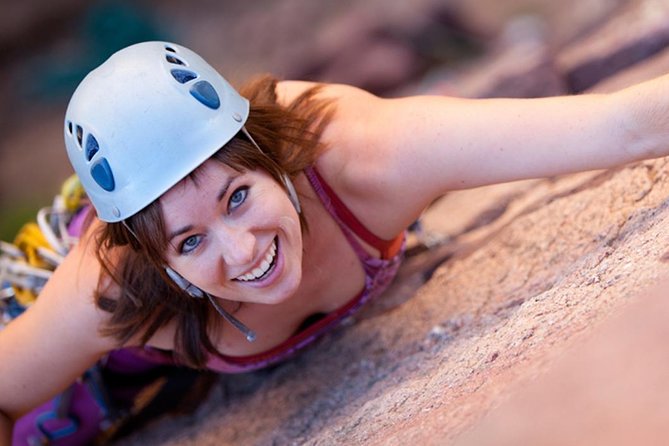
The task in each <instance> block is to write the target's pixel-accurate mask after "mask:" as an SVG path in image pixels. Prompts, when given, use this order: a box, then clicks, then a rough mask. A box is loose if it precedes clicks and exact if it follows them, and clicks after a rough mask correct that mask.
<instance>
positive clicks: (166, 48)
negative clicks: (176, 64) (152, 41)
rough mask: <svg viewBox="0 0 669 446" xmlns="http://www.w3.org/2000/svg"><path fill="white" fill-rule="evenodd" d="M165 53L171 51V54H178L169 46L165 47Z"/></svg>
mask: <svg viewBox="0 0 669 446" xmlns="http://www.w3.org/2000/svg"><path fill="white" fill-rule="evenodd" d="M165 51H169V52H170V53H176V52H177V50H175V49H174V48H172V47H171V46H167V45H166V46H165Z"/></svg>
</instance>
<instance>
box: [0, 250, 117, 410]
mask: <svg viewBox="0 0 669 446" xmlns="http://www.w3.org/2000/svg"><path fill="white" fill-rule="evenodd" d="M87 251H88V249H86V248H84V247H83V246H81V244H80V245H78V246H77V247H75V248H74V249H73V250H72V252H70V254H68V256H66V259H65V261H64V262H63V263H62V264H61V265H60V266H59V267H58V268H57V270H56V271H55V272H54V274H53V276H52V278H51V279H50V280H49V281H48V282H47V284H46V286H45V287H44V289H43V291H42V292H41V293H40V296H39V297H38V299H37V301H36V302H35V303H34V304H33V305H32V306H31V307H30V308H29V309H28V310H27V311H26V312H25V313H24V314H22V315H21V316H20V317H18V318H17V319H15V320H13V321H12V322H11V323H10V324H8V326H7V327H5V328H4V329H3V330H2V331H0V411H2V412H4V413H6V414H8V415H10V416H12V417H18V416H19V415H21V414H22V413H24V412H26V411H28V410H30V409H31V408H33V407H35V406H37V405H38V404H40V403H41V402H43V401H45V400H47V399H48V398H50V397H51V396H53V395H55V394H56V393H58V392H59V391H61V390H63V389H64V388H66V387H67V386H68V385H69V384H71V383H72V382H74V380H75V379H76V378H77V377H78V376H80V375H81V374H82V372H84V371H85V370H86V369H87V368H88V367H90V366H91V365H92V364H94V363H95V361H96V360H98V359H99V358H100V357H101V356H102V355H104V354H105V353H106V352H107V351H109V350H111V349H112V348H114V342H113V341H112V340H111V339H107V338H103V337H101V336H100V334H99V333H98V328H99V325H100V324H101V323H102V321H103V320H104V318H105V315H104V314H102V313H101V311H100V310H99V309H98V308H97V307H96V305H95V303H94V302H93V293H92V292H93V290H94V289H95V287H96V286H97V274H99V266H97V264H96V262H95V261H94V260H93V259H94V255H92V252H87Z"/></svg>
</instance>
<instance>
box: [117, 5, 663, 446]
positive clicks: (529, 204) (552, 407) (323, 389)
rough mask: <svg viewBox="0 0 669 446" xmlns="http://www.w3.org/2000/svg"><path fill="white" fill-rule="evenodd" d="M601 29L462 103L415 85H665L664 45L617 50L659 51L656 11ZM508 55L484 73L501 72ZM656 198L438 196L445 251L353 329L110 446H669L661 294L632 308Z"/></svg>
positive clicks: (614, 190)
mask: <svg viewBox="0 0 669 446" xmlns="http://www.w3.org/2000/svg"><path fill="white" fill-rule="evenodd" d="M600 3H601V2H600ZM616 14H617V15H616ZM605 17H606V18H607V20H602V21H601V23H600V24H599V26H594V25H592V22H590V25H589V28H588V30H587V32H581V31H582V30H579V32H578V33H577V32H576V31H574V36H577V37H578V39H567V38H564V36H561V38H562V42H569V43H568V44H567V45H562V46H561V47H558V48H556V46H555V45H554V44H551V42H550V36H549V40H548V41H547V42H544V43H545V45H544V43H542V45H541V46H538V47H535V48H536V49H537V51H540V54H539V53H537V54H539V56H537V55H536V54H535V55H533V56H532V57H531V58H528V57H527V54H522V53H516V54H519V55H518V56H514V57H521V58H523V60H524V63H523V64H513V63H506V64H500V65H498V66H501V67H502V68H499V69H498V70H495V71H494V73H495V76H490V77H489V78H488V79H487V81H486V82H484V81H481V82H480V83H479V84H477V85H478V86H476V87H473V86H472V85H471V84H470V85H467V86H466V88H465V85H464V82H465V81H464V80H463V81H462V83H461V84H459V83H458V82H459V81H458V79H464V77H461V73H455V74H453V73H449V74H448V75H447V74H444V72H441V73H440V74H439V75H441V76H443V78H442V80H443V82H444V83H442V84H439V82H436V83H434V79H432V83H431V84H430V85H431V86H432V87H433V88H439V85H442V86H443V85H446V84H448V88H450V89H455V90H457V89H458V88H462V89H463V91H465V89H466V91H467V95H470V96H484V95H494V94H495V91H498V90H496V89H497V88H499V89H502V91H505V92H508V91H509V90H508V89H507V87H508V85H509V82H506V81H505V82H499V79H500V78H503V79H509V78H510V77H514V78H515V79H519V80H522V79H523V77H522V76H523V75H527V76H535V79H539V80H540V79H541V76H544V77H548V78H549V80H548V81H546V82H545V83H543V84H542V83H541V82H536V83H535V84H534V85H545V86H546V88H545V89H544V90H542V89H541V88H539V87H536V88H533V90H532V94H534V95H536V94H538V93H540V92H543V93H544V94H551V92H554V91H555V89H556V88H557V87H556V85H560V84H561V83H560V82H556V80H558V81H560V80H561V82H562V85H571V84H572V83H573V82H574V80H573V79H575V78H576V77H578V76H575V75H574V73H577V72H585V71H584V70H585V68H583V67H594V66H595V65H597V66H598V67H600V68H597V70H595V71H597V74H596V75H595V74H592V75H588V76H587V77H588V79H589V80H588V81H587V82H585V81H582V82H583V83H582V84H580V85H582V86H583V87H582V88H587V87H589V86H590V85H594V88H595V89H597V90H599V91H605V90H610V89H613V88H620V87H622V86H624V85H628V84H630V83H632V82H636V81H639V80H641V79H644V78H649V77H652V76H654V75H657V74H659V73H663V72H666V71H667V69H668V68H669V50H667V49H665V47H666V46H667V42H666V40H664V37H662V39H661V40H662V43H661V45H660V44H658V46H654V45H655V44H652V45H651V44H649V47H652V51H649V50H643V51H641V52H640V53H636V52H635V51H632V50H631V49H630V48H632V47H633V48H639V47H641V46H643V45H641V44H640V43H639V42H651V41H652V42H657V41H658V39H659V37H658V36H659V35H661V36H664V32H665V31H664V30H663V29H661V28H662V26H664V25H659V24H666V23H669V20H668V19H669V11H668V10H667V8H666V7H663V3H662V2H660V1H653V0H643V1H641V0H640V1H634V2H628V3H627V4H626V5H625V7H624V8H620V9H619V10H617V12H616V13H615V14H613V13H611V12H610V11H607V14H606V15H605ZM626 17H634V19H633V20H631V19H630V20H627V19H626ZM630 22H633V30H632V31H630V29H629V27H630V26H632V25H630ZM646 24H647V25H648V26H645V25H646ZM651 25H652V26H651ZM621 36H622V37H621ZM627 36H631V37H629V39H627ZM630 39H631V40H630ZM644 39H645V40H644ZM595 41H596V42H598V43H597V44H596V45H595V43H593V42H595ZM509 48H510V47H507V48H506V50H499V51H496V52H493V53H491V55H490V56H489V59H488V60H486V61H485V62H482V64H494V63H495V58H498V57H502V56H499V55H500V54H506V56H504V57H510V56H508V54H512V53H513V51H507V50H509ZM651 54H652V55H653V57H652V58H651V57H650V56H651ZM623 56H624V57H625V58H627V59H626V61H625V62H624V63H622V62H620V60H621V58H623ZM611 58H613V59H615V61H616V63H612V64H611V65H609V64H607V63H602V64H600V62H601V61H605V60H609V61H611V60H613V59H611ZM537 61H538V62H537ZM595 61H597V63H595ZM640 61H643V63H641V62H640ZM505 66H506V67H507V68H506V70H507V71H506V74H505V72H504V70H505V69H504V68H503V67H505ZM538 66H541V67H551V68H550V70H547V69H542V70H538V69H537V67H538ZM519 67H520V68H521V69H520V70H519ZM523 70H525V71H524V72H523ZM593 70H594V68H593ZM491 72H493V71H491ZM500 73H501V74H500ZM542 73H543V74H542ZM500 76H501V77H500ZM504 76H506V77H504ZM536 76H539V77H536ZM579 79H581V77H579ZM437 81H439V79H437ZM597 82H599V83H598V84H597ZM426 85H427V84H426V83H422V84H417V85H416V86H415V87H414V88H415V89H416V90H420V89H421V88H423V89H425V88H426ZM517 85H521V86H522V82H519V83H517ZM572 88H573V87H572ZM579 89H581V87H579ZM521 94H522V92H521V93H519V95H521ZM668 197H669V165H668V164H667V160H665V159H660V160H654V161H646V162H641V163H637V164H634V165H630V166H626V167H622V168H619V169H615V170H611V171H598V172H586V173H581V174H577V175H570V176H566V177H560V178H550V179H543V180H533V181H527V182H521V183H514V184H506V185H499V186H493V187H488V188H482V189H478V190H472V191H463V192H458V193H452V194H448V195H447V196H446V197H444V198H443V199H442V200H441V201H439V202H438V203H436V204H435V205H434V206H433V207H432V208H431V209H430V211H429V212H428V213H427V215H426V217H425V219H424V224H425V226H426V227H427V228H428V229H429V230H432V231H436V232H438V233H440V234H441V235H442V236H443V238H444V240H445V241H444V242H443V243H442V244H441V245H439V247H438V248H435V249H433V250H431V251H426V252H422V253H419V254H416V255H414V256H413V257H411V258H410V259H408V260H407V262H406V263H405V265H404V267H403V270H402V272H401V274H400V277H399V279H398V280H397V282H396V283H395V285H394V287H393V289H392V290H390V291H389V292H388V293H387V297H386V298H384V299H381V300H379V301H378V302H376V303H374V304H372V305H371V306H370V308H368V309H367V310H366V311H365V312H364V313H363V314H362V315H361V316H360V317H358V318H357V320H356V321H352V323H351V324H348V326H346V327H343V328H342V329H341V330H339V331H337V332H335V333H333V334H332V335H330V336H328V337H326V338H325V339H323V340H322V342H320V344H319V345H318V347H317V348H314V349H311V350H309V351H308V352H306V353H305V354H303V355H301V356H300V357H298V358H297V359H296V360H294V361H291V362H289V363H287V364H284V365H281V366H279V367H276V368H274V369H272V370H269V371H264V372H260V373H255V374H250V375H242V376H232V377H221V378H220V380H219V382H218V383H217V385H216V386H215V387H214V389H213V391H212V392H211V394H210V395H209V397H208V399H207V400H206V401H205V402H204V403H203V404H202V405H201V406H200V408H199V409H198V410H197V411H196V412H195V413H194V414H192V415H188V416H180V417H172V418H165V419H162V420H160V421H159V422H157V423H155V424H154V425H152V426H151V427H150V428H147V429H145V430H143V431H141V432H137V433H135V434H134V435H132V436H130V437H128V438H126V439H124V440H122V441H120V442H119V444H124V445H134V444H137V445H139V444H165V445H176V444H179V445H186V444H193V445H209V444H211V445H221V444H253V445H257V444H260V445H269V444H307V445H320V444H328V445H330V444H347V445H349V444H365V445H368V444H369V445H373V444H383V445H394V444H396V445H405V444H411V443H420V444H435V445H437V444H439V445H441V444H463V445H469V444H472V445H474V444H475V445H480V444H601V443H604V442H605V443H607V444H635V443H638V442H639V441H640V442H641V443H643V444H647V443H651V441H650V440H653V439H658V438H666V437H667V435H668V434H669V428H668V427H667V426H668V424H667V418H668V414H669V404H668V403H667V401H666V398H663V397H662V396H663V395H664V393H666V391H667V389H668V387H667V379H666V378H667V377H668V376H669V363H668V362H667V360H666V352H665V351H664V348H663V347H664V344H665V342H664V339H666V336H667V329H666V323H665V322H666V317H667V316H669V307H667V304H666V303H665V302H664V300H663V297H664V296H665V295H666V286H667V284H666V283H665V284H664V286H662V285H656V287H657V288H655V291H653V292H652V293H651V295H649V296H646V294H648V291H646V290H647V289H648V288H649V287H651V286H653V285H655V284H658V283H661V278H662V277H663V276H665V275H666V274H667V272H668V270H669V199H668ZM435 268H436V269H435ZM428 279H429V280H428ZM426 280H427V282H426V283H424V282H425V281H426ZM576 347H577V348H576ZM575 348H576V349H575ZM486 414H487V415H486ZM602 427H604V428H602ZM637 427H639V428H642V429H643V430H642V431H640V430H637ZM640 435H641V436H640ZM634 440H637V441H634Z"/></svg>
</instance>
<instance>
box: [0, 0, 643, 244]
mask: <svg viewBox="0 0 669 446" xmlns="http://www.w3.org/2000/svg"><path fill="white" fill-rule="evenodd" d="M630 1H631V0H580V1H577V0H563V1H561V2H554V1H550V0H467V1H466V0H412V1H410V2H408V1H405V0H338V1H313V0H255V1H251V2H241V1H218V0H216V1H215V0H191V1H188V2H185V1H177V0H163V1H157V0H135V1H123V0H117V1H113V0H96V1H84V0H52V1H49V2H45V1H43V0H23V1H21V2H13V1H8V0H3V4H2V10H3V11H2V14H0V56H1V60H2V61H3V65H4V66H3V69H2V70H0V95H1V97H2V101H0V107H1V108H0V111H1V112H2V114H1V116H2V118H1V119H0V166H1V167H2V175H1V176H0V239H4V240H10V239H11V238H12V237H13V235H14V233H15V232H16V230H17V229H18V227H19V226H20V225H21V224H22V223H23V222H25V221H27V220H28V219H31V218H34V215H35V212H36V210H37V209H38V208H39V207H41V206H45V205H49V204H50V203H51V200H52V197H53V195H54V194H55V193H56V192H57V191H58V189H59V186H60V184H61V182H62V181H63V180H64V179H65V178H66V177H67V176H68V175H69V174H70V173H71V170H70V168H69V165H68V162H67V159H66V155H65V151H64V144H63V141H62V119H63V116H64V113H65V108H66V105H67V99H68V97H69V95H70V94H71V93H72V92H73V90H74V88H75V87H76V85H77V83H78V82H79V81H80V80H81V79H82V78H83V77H84V76H85V74H86V73H87V72H88V71H89V70H91V69H92V68H94V67H95V66H97V65H98V64H100V63H101V62H102V61H103V60H105V58H107V57H108V56H109V55H110V54H111V53H113V52H114V51H116V50H118V49H120V48H122V47H124V46H126V45H129V44H131V43H135V42H139V41H144V40H153V39H165V40H172V41H175V42H178V43H181V44H183V45H185V46H188V47H190V48H192V49H193V50H195V51H196V52H198V53H200V54H201V55H202V56H203V57H204V58H205V59H207V60H208V61H209V62H210V63H211V64H212V65H214V66H215V67H217V68H218V69H219V70H220V71H221V72H222V73H223V74H224V75H225V76H226V77H227V78H228V79H229V80H231V81H232V82H233V83H237V84H239V83H241V82H243V81H244V79H246V78H248V77H249V76H251V75H253V74H255V73H262V72H271V73H274V74H276V75H277V76H279V77H281V78H291V79H308V80H316V81H330V82H345V83H351V84H354V85H357V86H360V87H363V88H366V89H368V90H370V91H372V92H374V93H377V94H380V95H385V96H392V95H401V94H413V93H426V92H429V93H437V94H452V95H461V96H540V95H548V94H559V93H563V92H578V91H581V90H583V89H584V88H586V87H587V85H577V84H574V83H573V82H570V80H569V78H568V76H564V75H563V74H564V73H561V72H560V71H559V70H558V69H556V67H555V64H554V62H553V58H552V57H550V56H548V55H550V54H555V53H556V52H557V51H560V50H561V49H563V48H565V47H567V46H568V45H569V44H570V42H572V41H574V39H576V38H578V37H579V36H582V35H584V34H585V33H587V32H588V30H590V29H592V28H593V27H595V26H597V25H598V24H601V23H602V22H603V21H604V20H606V18H607V17H609V16H610V15H611V14H613V13H614V12H615V11H616V10H617V9H619V8H621V7H622V6H623V5H624V4H626V3H629V2H630ZM510 55H511V56H510ZM520 67H522V70H521V71H523V77H522V79H521V78H519V77H514V75H513V72H514V70H515V71H518V70H520ZM482 73H483V74H484V75H483V76H482V75H481V74H482ZM491 73H502V75H499V76H493V75H492V74H491ZM528 73H530V76H529V77H528V76H527V74H528Z"/></svg>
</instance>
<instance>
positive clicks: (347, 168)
mask: <svg viewBox="0 0 669 446" xmlns="http://www.w3.org/2000/svg"><path fill="white" fill-rule="evenodd" d="M330 88H331V90H330V91H332V92H333V93H334V94H336V96H337V97H338V101H337V104H338V114H337V119H336V120H335V122H334V123H333V125H332V126H331V128H329V129H328V132H329V133H328V135H329V137H330V138H331V139H332V142H331V144H332V145H333V146H335V145H338V146H341V147H344V149H343V150H341V151H337V152H339V155H328V156H330V158H331V159H330V160H329V161H328V162H329V163H330V164H331V165H334V166H337V164H338V167H335V169H334V170H335V171H339V172H342V174H343V175H339V177H338V178H334V181H335V182H337V181H339V182H340V183H341V184H342V186H341V189H342V190H347V188H348V189H350V190H355V192H354V193H353V194H352V197H351V200H352V201H353V202H355V201H356V196H357V197H358V198H357V199H358V207H359V208H360V212H363V213H364V212H365V210H364V207H365V204H366V205H367V206H369V205H370V203H372V204H371V206H373V207H374V206H376V207H377V208H376V209H374V210H373V211H372V212H371V214H376V215H378V216H379V218H378V219H377V220H378V223H377V222H371V224H372V225H375V224H376V225H377V227H378V228H379V229H377V231H378V232H379V235H383V234H386V235H391V234H393V233H397V230H398V229H399V228H401V227H405V226H406V225H408V224H410V223H411V221H413V219H414V218H416V216H417V215H418V214H419V213H420V212H421V211H422V209H424V207H425V206H427V205H428V204H429V203H430V202H431V201H433V200H434V199H435V198H436V197H438V196H440V195H442V194H443V193H445V192H447V191H449V190H454V189H463V188H471V187H476V186H482V185H486V184H494V183H501V182H507V181H513V180H519V179H527V178H537V177H546V176H553V175H560V174H565V173H570V172H576V171H583V170H592V169H603V168H610V167H613V166H618V165H621V164H624V163H628V162H631V161H636V160H640V159H646V158H654V157H660V156H664V155H666V154H669V76H665V77H661V78H658V79H655V80H652V81H649V82H646V83H643V84H639V85H636V86H633V87H630V88H628V89H625V90H622V91H620V92H617V93H613V94H605V95H595V94H589V95H580V96H563V97H552V98H538V99H460V98H448V97H437V96H416V97H407V98H399V99H379V98H376V97H375V96H373V95H370V94H368V93H365V92H362V91H360V90H358V89H354V88H352V87H343V86H333V87H330ZM346 147H348V149H346ZM333 159H334V161H333ZM352 184H354V185H355V184H357V185H358V186H351V185H352ZM356 187H357V189H356ZM373 203H377V204H376V205H375V204H373ZM354 206H355V204H354ZM372 218H374V217H372Z"/></svg>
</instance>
